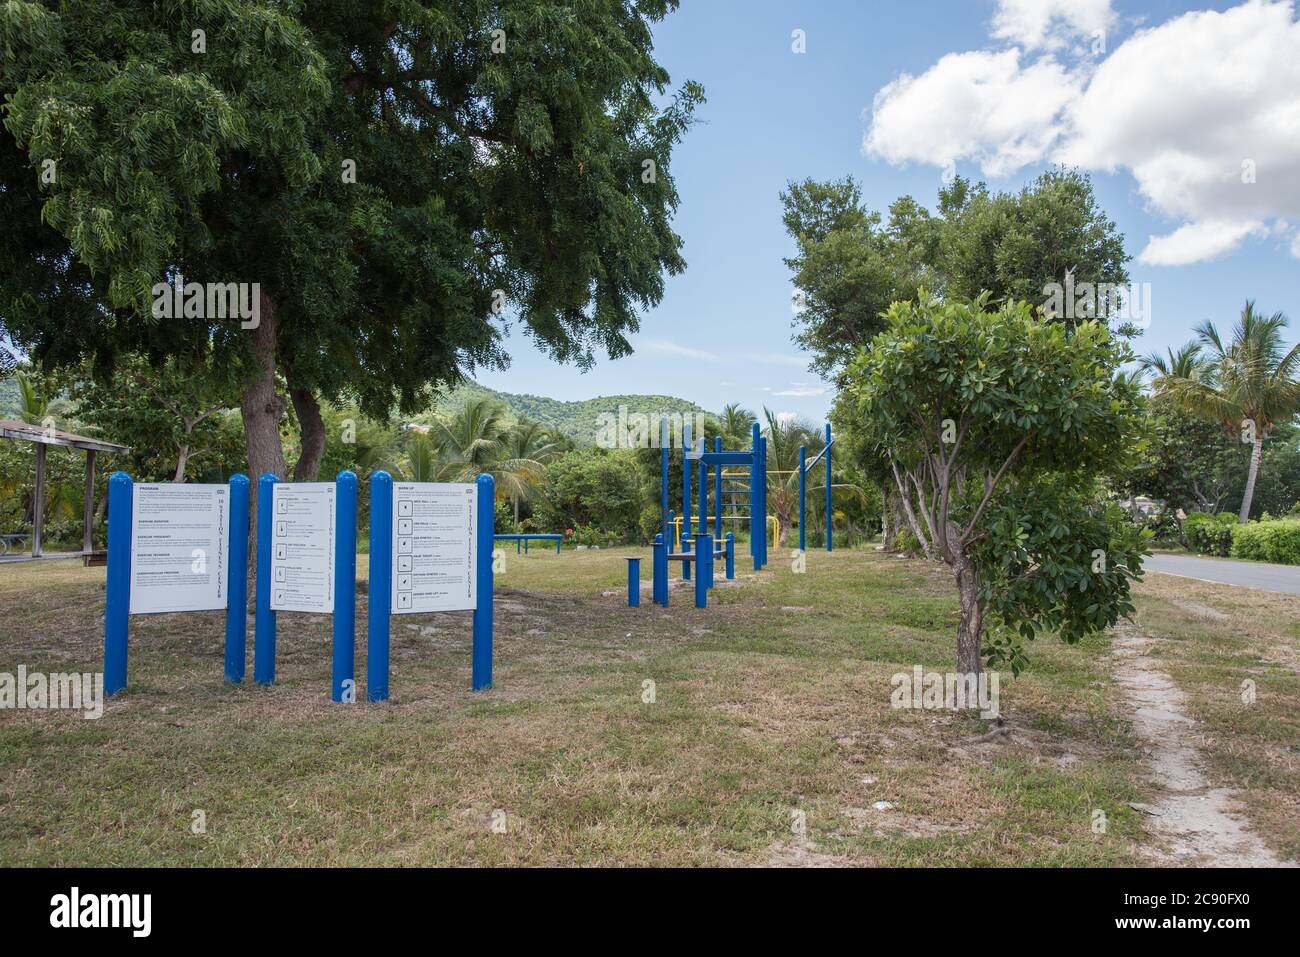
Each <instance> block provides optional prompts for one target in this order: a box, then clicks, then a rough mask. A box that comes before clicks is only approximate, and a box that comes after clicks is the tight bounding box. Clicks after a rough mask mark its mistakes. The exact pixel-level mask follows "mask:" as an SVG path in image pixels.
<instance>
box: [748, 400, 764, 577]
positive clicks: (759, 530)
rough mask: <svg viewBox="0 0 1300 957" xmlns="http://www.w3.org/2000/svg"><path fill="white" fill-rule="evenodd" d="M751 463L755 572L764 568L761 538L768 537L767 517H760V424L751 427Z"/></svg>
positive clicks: (751, 541) (751, 545)
mask: <svg viewBox="0 0 1300 957" xmlns="http://www.w3.org/2000/svg"><path fill="white" fill-rule="evenodd" d="M749 436H750V463H749V554H750V555H753V557H754V571H755V572H757V571H758V570H759V568H762V567H763V562H762V553H761V551H759V547H761V545H759V537H761V536H766V534H767V531H766V528H767V527H766V524H764V521H766V516H764V515H759V508H758V505H759V499H758V476H759V471H758V469H759V462H758V423H754V424H753V425H751V426H750V433H749Z"/></svg>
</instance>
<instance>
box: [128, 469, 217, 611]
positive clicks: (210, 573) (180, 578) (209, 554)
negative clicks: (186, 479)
mask: <svg viewBox="0 0 1300 957" xmlns="http://www.w3.org/2000/svg"><path fill="white" fill-rule="evenodd" d="M229 528H230V489H229V487H227V486H225V485H187V484H179V485H136V486H134V487H133V491H132V500H131V594H130V598H129V607H130V614H132V615H147V614H153V613H157V612H168V611H215V610H216V609H219V608H225V607H226V587H227V585H228V584H229V583H228V582H227V581H226V578H227V574H228V570H227V568H226V562H227V556H226V547H227V539H228V537H229Z"/></svg>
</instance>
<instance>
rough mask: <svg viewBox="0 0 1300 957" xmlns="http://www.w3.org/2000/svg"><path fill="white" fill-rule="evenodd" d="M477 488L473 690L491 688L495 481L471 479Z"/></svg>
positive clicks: (490, 478) (482, 478)
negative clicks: (476, 565)
mask: <svg viewBox="0 0 1300 957" xmlns="http://www.w3.org/2000/svg"><path fill="white" fill-rule="evenodd" d="M475 484H476V485H477V486H478V520H477V522H476V523H475V524H476V526H477V531H478V541H477V543H476V545H475V547H476V548H477V549H478V554H477V555H476V556H475V559H476V560H477V562H478V567H477V569H476V571H475V578H476V579H477V582H476V586H477V587H476V589H475V591H476V594H475V595H474V649H473V674H472V675H471V676H470V684H471V687H472V688H473V689H474V690H475V691H482V690H483V689H484V688H490V687H492V542H493V532H494V528H493V525H494V523H495V521H496V491H495V486H496V482H495V480H494V479H493V478H492V476H491V475H487V474H483V475H480V476H479V477H478V478H477V479H475Z"/></svg>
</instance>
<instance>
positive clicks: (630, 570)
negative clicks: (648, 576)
mask: <svg viewBox="0 0 1300 957" xmlns="http://www.w3.org/2000/svg"><path fill="white" fill-rule="evenodd" d="M640 604H641V559H639V558H629V559H628V560H627V607H629V608H635V607H637V606H638V605H640Z"/></svg>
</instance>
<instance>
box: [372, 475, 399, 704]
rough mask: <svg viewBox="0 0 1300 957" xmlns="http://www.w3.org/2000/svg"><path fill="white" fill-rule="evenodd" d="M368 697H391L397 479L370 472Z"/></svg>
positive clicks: (378, 699)
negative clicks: (390, 625)
mask: <svg viewBox="0 0 1300 957" xmlns="http://www.w3.org/2000/svg"><path fill="white" fill-rule="evenodd" d="M366 590H367V593H368V598H367V601H368V602H369V605H370V610H369V612H368V614H367V619H366V697H367V698H368V699H369V700H371V701H387V700H388V616H389V614H390V613H391V612H392V603H393V479H392V477H391V476H390V475H389V474H388V473H387V472H385V471H383V470H380V471H378V472H372V473H371V474H370V577H369V581H368V584H367V586H366Z"/></svg>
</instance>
